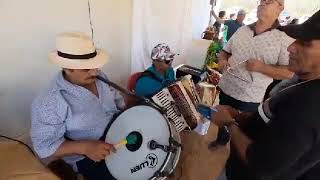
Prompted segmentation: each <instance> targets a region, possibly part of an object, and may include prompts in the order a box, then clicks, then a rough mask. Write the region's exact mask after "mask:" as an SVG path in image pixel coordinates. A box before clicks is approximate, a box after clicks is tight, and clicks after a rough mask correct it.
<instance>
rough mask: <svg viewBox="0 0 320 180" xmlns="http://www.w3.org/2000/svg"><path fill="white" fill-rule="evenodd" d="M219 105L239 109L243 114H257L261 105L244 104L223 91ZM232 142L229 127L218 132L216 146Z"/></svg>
mask: <svg viewBox="0 0 320 180" xmlns="http://www.w3.org/2000/svg"><path fill="white" fill-rule="evenodd" d="M219 101H220V102H219V104H220V105H228V106H231V107H233V108H235V109H238V110H240V111H243V112H255V111H257V109H258V106H259V105H260V103H251V102H243V101H240V100H237V99H235V98H233V97H231V96H229V95H227V94H225V93H224V92H223V91H221V92H220V95H219ZM229 140H230V134H229V131H228V128H227V127H220V128H219V130H218V135H217V140H216V144H219V145H226V144H227V143H228V142H229Z"/></svg>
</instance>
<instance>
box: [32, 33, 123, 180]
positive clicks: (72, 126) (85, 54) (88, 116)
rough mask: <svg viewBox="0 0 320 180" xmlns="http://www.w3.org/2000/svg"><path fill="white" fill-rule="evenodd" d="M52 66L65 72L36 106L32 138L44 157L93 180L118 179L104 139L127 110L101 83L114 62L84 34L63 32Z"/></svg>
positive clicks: (59, 74) (111, 90)
mask: <svg viewBox="0 0 320 180" xmlns="http://www.w3.org/2000/svg"><path fill="white" fill-rule="evenodd" d="M56 43H57V50H56V51H53V52H51V53H50V54H49V59H50V60H51V62H53V63H55V64H57V65H59V66H60V67H61V68H62V69H63V70H62V71H60V72H59V73H58V74H57V76H56V78H55V79H54V80H53V81H52V82H51V85H50V86H49V89H48V90H47V91H46V92H44V93H43V94H42V95H40V96H38V97H37V98H36V99H35V100H34V102H33V103H32V113H31V116H32V117H31V118H32V127H31V138H32V143H33V147H34V149H35V151H36V152H37V154H38V155H39V156H40V158H48V157H54V158H63V159H64V160H65V161H66V162H67V163H69V164H70V165H72V167H73V168H74V170H75V171H78V172H79V173H81V174H83V175H84V176H85V177H86V178H87V179H113V178H112V176H111V175H110V174H109V172H108V170H107V168H106V166H105V161H104V159H105V157H106V156H108V154H109V153H110V151H112V150H113V149H114V147H113V145H111V144H108V143H105V142H104V139H102V136H103V134H104V131H105V129H106V126H107V124H108V123H109V121H110V120H111V119H112V117H113V116H114V115H115V114H116V113H118V112H119V111H120V109H122V108H124V106H125V103H124V100H123V97H122V96H121V95H120V94H119V92H117V91H116V90H115V89H113V88H111V87H109V86H107V85H106V84H104V83H103V82H101V81H97V80H96V76H97V75H99V76H102V77H105V78H106V75H105V74H103V73H102V72H101V71H99V70H98V69H99V68H101V67H102V66H103V65H104V64H105V63H106V62H107V59H108V56H107V54H106V52H105V51H103V50H101V49H96V48H95V46H94V44H93V42H92V40H91V38H90V37H89V36H87V35H86V34H84V33H80V32H70V33H62V34H59V35H58V37H57V42H56Z"/></svg>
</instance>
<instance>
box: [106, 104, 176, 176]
mask: <svg viewBox="0 0 320 180" xmlns="http://www.w3.org/2000/svg"><path fill="white" fill-rule="evenodd" d="M131 132H139V133H140V134H141V135H142V144H141V147H140V148H139V149H138V150H136V151H135V152H132V151H130V150H128V148H127V147H126V146H122V147H121V148H119V149H118V150H117V152H116V153H111V154H110V155H109V156H108V157H106V160H105V162H106V165H107V167H108V169H109V171H110V173H111V174H112V175H113V176H114V177H115V178H116V179H118V180H131V179H132V180H147V179H150V178H151V177H153V175H154V173H155V172H157V171H158V170H160V169H161V168H162V166H163V164H164V162H165V161H166V158H167V156H168V153H166V152H164V151H163V150H161V149H156V150H150V149H149V147H148V143H149V142H150V141H151V140H155V141H156V142H158V143H159V144H161V145H167V146H168V145H169V138H170V130H169V126H168V122H167V120H166V119H165V118H164V117H163V116H162V114H161V113H160V112H158V111H157V110H156V109H154V108H152V107H149V106H143V105H141V106H135V107H132V108H130V109H128V110H126V111H124V112H123V113H121V114H120V115H119V116H118V117H117V118H116V119H115V121H114V122H113V123H112V124H111V126H110V128H109V131H108V132H107V135H106V140H105V141H106V142H107V143H110V144H117V143H119V142H120V141H121V140H123V139H125V138H126V137H127V136H128V135H129V133H131Z"/></svg>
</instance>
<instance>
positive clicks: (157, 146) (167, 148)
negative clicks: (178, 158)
mask: <svg viewBox="0 0 320 180" xmlns="http://www.w3.org/2000/svg"><path fill="white" fill-rule="evenodd" d="M149 148H150V149H151V150H156V149H161V150H163V151H164V152H176V150H177V149H176V148H175V147H172V146H166V145H161V144H159V143H157V142H156V141H155V140H151V141H150V142H149Z"/></svg>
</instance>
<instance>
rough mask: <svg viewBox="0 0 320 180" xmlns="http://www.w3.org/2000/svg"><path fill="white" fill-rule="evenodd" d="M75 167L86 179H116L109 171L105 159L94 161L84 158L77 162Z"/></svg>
mask: <svg viewBox="0 0 320 180" xmlns="http://www.w3.org/2000/svg"><path fill="white" fill-rule="evenodd" d="M77 168H78V171H79V173H80V174H82V175H83V176H84V177H85V178H86V179H88V180H100V179H105V180H116V179H115V178H114V177H113V176H112V175H111V174H110V172H109V170H108V168H107V166H106V163H105V161H104V160H103V161H100V162H94V161H92V160H91V159H89V158H84V159H82V160H81V161H78V162H77Z"/></svg>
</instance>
